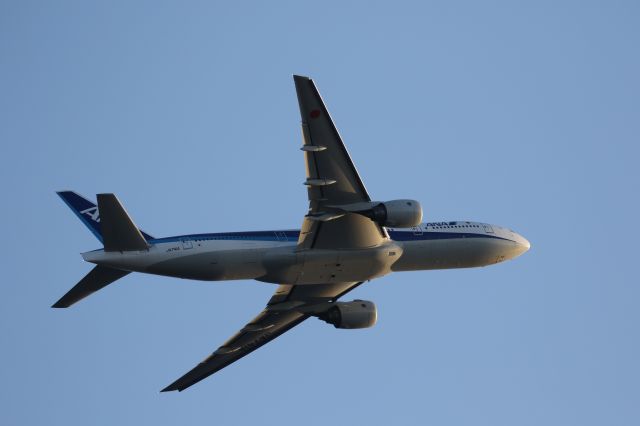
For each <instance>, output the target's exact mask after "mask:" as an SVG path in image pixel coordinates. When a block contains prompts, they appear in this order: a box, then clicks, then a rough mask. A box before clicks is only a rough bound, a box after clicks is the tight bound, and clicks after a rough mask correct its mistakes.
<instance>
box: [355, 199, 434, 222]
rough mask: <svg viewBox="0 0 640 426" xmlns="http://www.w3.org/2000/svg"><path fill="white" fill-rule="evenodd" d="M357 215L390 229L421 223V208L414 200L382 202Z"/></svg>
mask: <svg viewBox="0 0 640 426" xmlns="http://www.w3.org/2000/svg"><path fill="white" fill-rule="evenodd" d="M358 213H360V214H362V215H364V216H367V217H368V218H369V219H371V220H374V221H376V222H377V223H379V224H380V225H382V226H389V227H392V228H411V227H412V226H418V225H420V223H421V222H422V206H421V205H420V203H419V202H418V201H416V200H391V201H384V202H381V203H379V204H377V205H375V206H374V207H372V208H371V209H368V210H366V211H363V212H358Z"/></svg>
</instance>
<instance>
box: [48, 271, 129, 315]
mask: <svg viewBox="0 0 640 426" xmlns="http://www.w3.org/2000/svg"><path fill="white" fill-rule="evenodd" d="M129 273H130V272H129V271H121V270H119V269H113V268H108V267H106V266H100V265H98V266H96V267H95V268H93V269H92V270H91V272H89V273H88V274H87V275H86V276H85V277H84V278H83V279H81V280H80V282H79V283H78V284H76V285H75V286H74V287H73V288H72V289H71V290H69V291H68V292H67V294H65V295H64V296H62V297H61V298H60V300H58V301H57V302H56V303H54V304H53V306H52V308H68V307H69V306H71V305H73V304H74V303H76V302H78V301H80V300H82V299H84V298H85V297H87V296H89V295H91V294H92V293H95V292H96V291H98V290H100V289H101V288H104V287H106V286H108V285H109V284H111V283H112V282H114V281H116V280H119V279H120V278H122V277H124V276H125V275H128V274H129Z"/></svg>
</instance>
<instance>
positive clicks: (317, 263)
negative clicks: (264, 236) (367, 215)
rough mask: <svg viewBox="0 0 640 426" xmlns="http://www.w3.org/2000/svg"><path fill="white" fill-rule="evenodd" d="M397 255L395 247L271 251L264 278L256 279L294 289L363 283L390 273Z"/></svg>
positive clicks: (398, 248)
mask: <svg viewBox="0 0 640 426" xmlns="http://www.w3.org/2000/svg"><path fill="white" fill-rule="evenodd" d="M401 254H402V248H401V247H400V246H399V245H397V244H396V243H389V244H385V245H383V246H379V247H375V248H369V249H351V250H324V249H310V250H301V251H298V252H296V251H294V250H289V251H288V252H277V251H273V252H271V253H268V254H266V256H265V260H266V261H265V265H266V270H267V274H266V275H265V276H263V277H260V278H257V279H258V280H260V281H266V282H272V283H289V284H296V285H304V284H331V283H339V282H352V281H366V280H369V279H372V278H375V277H380V276H383V275H386V274H388V273H389V272H391V265H392V264H393V263H394V262H395V261H397V260H398V258H399V257H400V255H401Z"/></svg>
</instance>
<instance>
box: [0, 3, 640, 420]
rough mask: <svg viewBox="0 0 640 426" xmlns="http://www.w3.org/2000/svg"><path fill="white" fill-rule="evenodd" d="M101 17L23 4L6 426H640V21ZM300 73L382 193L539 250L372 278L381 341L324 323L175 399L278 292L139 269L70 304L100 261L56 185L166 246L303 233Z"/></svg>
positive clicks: (102, 11) (392, 6)
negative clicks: (244, 233)
mask: <svg viewBox="0 0 640 426" xmlns="http://www.w3.org/2000/svg"><path fill="white" fill-rule="evenodd" d="M91 3H98V2H86V1H75V2H74V1H56V2H49V1H42V2H30V1H7V0H4V1H1V2H0V185H1V189H2V194H3V201H2V209H0V223H1V224H2V225H1V226H2V236H3V244H1V245H0V254H1V259H2V266H3V267H2V269H3V274H4V276H3V278H2V280H1V281H2V297H0V348H1V349H2V355H1V357H0V360H1V361H2V362H0V380H1V382H2V386H1V387H0V423H1V424H3V425H19V424H24V425H43V424H65V425H89V424H90V425H114V424H153V425H165V424H167V425H168V424H173V425H175V424H189V425H191V424H221V425H231V424H275V423H276V422H280V423H283V424H305V425H327V424H367V425H389V424H409V425H412V424H416V425H417V424H419V425H426V424H430V425H439V426H442V425H474V426H479V425H487V426H499V425H505V426H506V425H508V426H513V425H519V426H520V425H532V426H540V425H545V426H547V425H558V426H566V425H580V426H586V425H638V424H640V365H639V360H640V343H639V337H640V335H639V332H638V326H639V324H640V311H639V309H638V305H639V301H640V289H639V287H638V277H637V270H638V268H637V264H638V238H639V237H640V235H638V234H639V233H638V229H639V228H638V223H637V222H638V220H639V218H640V214H639V213H640V209H639V201H638V194H639V189H640V188H639V186H640V185H639V184H640V173H639V172H638V158H639V153H640V152H639V151H640V150H639V149H638V142H639V134H640V101H639V99H640V78H639V77H638V76H640V55H639V47H638V46H640V3H638V2H637V1H629V2H624V1H601V2H593V1H531V2H509V1H505V2H494V1H488V2H476V1H468V2H465V1H448V2H445V1H443V2H430V1H419V2H403V1H394V2H389V1H384V2H379V1H366V2H364V1H363V2H344V1H339V2H338V1H335V2H334V1H314V2H301V1H289V2H279V1H269V2H219V3H216V2H212V1H203V2H190V1H180V2H163V1H148V2H132V1H120V2H118V1H112V2H100V4H91ZM294 73H295V74H306V75H310V76H311V77H313V78H314V79H315V81H316V83H317V85H318V87H319V89H320V92H321V93H322V95H323V97H324V99H325V101H326V102H327V105H328V107H329V109H330V111H331V113H332V115H333V117H334V119H335V121H336V124H337V126H338V128H339V130H340V131H341V133H342V136H343V138H344V140H345V143H346V144H347V146H348V148H349V150H350V152H351V154H352V157H353V159H354V162H355V163H356V165H357V166H358V169H359V171H360V173H361V175H362V178H363V180H364V182H365V184H366V185H367V188H368V190H369V192H370V193H371V195H372V197H374V198H376V199H392V198H405V197H406V198H416V199H418V200H420V201H421V202H422V205H423V207H424V213H425V218H426V219H427V220H429V221H432V220H433V221H437V220H477V221H484V222H489V223H495V224H500V225H503V226H507V227H510V228H513V229H514V230H516V231H517V232H519V233H521V234H523V235H524V236H525V237H527V238H528V239H529V240H530V241H531V243H532V249H531V251H530V252H528V253H527V254H525V255H524V256H522V257H521V258H519V259H516V260H514V261H510V262H507V263H504V264H500V265H496V266H492V267H487V268H481V269H469V270H450V271H433V272H414V273H403V274H393V275H390V276H387V277H384V278H382V279H379V280H376V281H373V282H371V283H369V284H367V285H364V286H362V287H360V288H359V289H358V290H356V291H354V292H353V293H352V296H354V297H357V298H366V299H370V300H373V301H375V302H376V303H377V305H378V309H379V322H378V324H377V325H376V327H374V328H372V329H367V330H355V331H348V330H336V329H334V328H333V327H331V326H328V325H327V324H324V323H322V322H321V321H318V320H316V319H311V320H309V321H307V322H305V323H304V324H302V325H301V326H299V327H297V328H295V329H294V330H292V331H291V332H289V333H287V334H286V335H284V336H282V337H281V338H279V339H277V340H276V341H274V342H272V343H271V344H269V345H267V346H265V347H263V348H262V349H260V350H259V351H257V352H255V353H253V354H251V355H249V356H248V357H246V358H244V359H242V360H241V361H239V362H237V363H236V364H234V365H232V366H230V367H228V368H226V369H225V370H223V371H222V372H220V373H218V374H216V375H215V376H212V377H211V378H209V379H208V380H205V381H204V382H202V383H200V384H198V385H196V386H194V387H193V388H191V389H189V390H188V391H186V392H183V393H180V394H178V393H168V394H160V393H159V392H158V391H159V390H160V389H161V388H163V387H164V386H166V385H167V384H169V383H171V382H172V381H173V380H174V379H176V378H177V377H179V376H181V375H182V374H183V373H185V372H186V371H187V370H189V369H190V368H192V367H193V366H194V365H195V364H196V363H198V362H199V361H200V360H202V359H203V358H204V357H205V356H207V355H208V354H209V353H210V352H211V351H213V350H215V349H216V348H217V347H218V346H219V345H220V344H221V343H222V342H223V341H224V340H226V339H227V338H228V337H229V336H230V335H232V334H233V333H234V332H235V331H236V330H238V329H239V328H240V327H241V326H242V325H244V324H245V323H246V321H247V320H249V319H250V318H252V317H253V316H254V315H255V314H256V313H257V312H258V311H259V310H260V309H261V308H262V307H263V306H264V304H265V302H266V300H267V299H268V297H269V295H270V294H271V293H272V291H273V288H274V287H273V286H271V285H268V284H263V283H257V282H251V281H237V282H226V283H202V282H190V281H186V280H178V279H170V278H162V277H155V276H145V275H141V274H131V275H130V276H128V277H126V278H124V279H122V280H121V281H119V282H118V283H117V284H114V285H113V286H111V287H109V288H107V289H105V290H103V291H102V292H100V293H98V294H96V295H94V296H92V297H90V298H89V299H86V300H84V301H82V302H81V303H79V304H78V305H76V306H74V307H73V308H71V309H68V310H53V309H50V308H49V306H50V305H51V304H52V303H53V302H55V301H56V300H57V299H58V298H59V297H60V296H61V295H62V294H64V293H65V292H66V291H67V290H68V289H69V288H71V287H72V286H73V285H74V284H75V283H76V282H77V281H78V280H79V279H80V278H81V277H82V276H83V275H84V274H86V273H87V272H88V271H89V270H90V265H88V264H85V263H83V261H82V259H81V258H80V257H79V255H78V254H79V253H80V252H82V251H87V250H91V249H95V248H98V247H99V246H100V245H99V243H98V242H97V241H96V240H95V238H94V237H93V236H92V235H91V234H90V233H89V232H88V231H87V230H86V229H85V228H84V226H83V225H82V224H81V223H80V222H79V221H78V220H77V219H76V218H75V216H73V214H72V213H71V212H70V211H69V210H68V209H67V207H66V206H65V205H64V204H63V203H62V202H61V201H60V200H59V199H58V198H57V196H56V195H55V192H54V191H56V190H61V189H73V190H76V191H78V192H80V193H82V194H86V195H90V196H93V194H95V193H98V192H115V193H116V194H117V195H118V196H119V197H120V199H121V200H122V202H123V203H124V205H125V206H126V207H127V209H128V211H129V213H130V214H131V215H132V217H133V218H134V220H135V221H136V222H137V223H138V225H140V226H141V227H142V228H143V229H145V230H146V231H147V232H149V233H151V234H153V235H157V236H169V235H176V234H185V233H192V232H217V231H240V230H262V229H274V228H276V229H277V228H296V227H298V226H299V224H300V223H301V219H302V216H303V215H304V213H305V211H306V208H307V200H306V191H305V188H304V186H303V185H302V181H303V180H304V165H303V158H302V154H301V152H300V151H299V150H298V147H299V145H300V144H301V137H300V129H299V121H300V118H299V115H298V109H297V108H298V107H297V102H296V98H295V90H294V87H293V81H292V78H291V75H292V74H294ZM350 296H351V295H350Z"/></svg>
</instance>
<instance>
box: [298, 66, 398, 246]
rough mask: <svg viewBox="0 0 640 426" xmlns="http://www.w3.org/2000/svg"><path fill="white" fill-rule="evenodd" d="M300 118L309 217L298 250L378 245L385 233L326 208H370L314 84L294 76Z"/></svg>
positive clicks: (364, 220) (368, 222) (354, 216)
mask: <svg viewBox="0 0 640 426" xmlns="http://www.w3.org/2000/svg"><path fill="white" fill-rule="evenodd" d="M293 79H294V82H295V85H296V93H297V95H298V104H299V105H300V116H301V118H302V139H303V145H302V148H301V149H302V151H304V157H305V163H306V172H307V173H306V175H307V176H306V177H307V179H306V181H305V184H306V185H307V187H308V196H309V212H308V213H307V215H306V216H305V218H304V221H303V223H302V229H301V232H300V238H299V240H298V248H300V249H311V248H326V249H341V248H364V247H372V246H376V245H379V244H380V243H381V242H382V241H383V240H384V239H385V238H387V234H386V231H385V230H384V229H383V228H382V227H380V225H378V224H377V223H375V222H373V221H372V220H370V219H368V218H366V217H364V216H361V215H358V214H352V213H346V214H345V213H336V211H335V210H332V207H331V206H336V205H346V204H355V203H362V202H369V201H371V198H370V197H369V194H368V193H367V190H366V188H365V187H364V184H363V183H362V180H361V179H360V175H358V171H357V170H356V168H355V166H354V165H353V162H352V161H351V157H350V156H349V153H348V152H347V149H346V148H345V146H344V144H343V143H342V139H341V138H340V134H339V133H338V130H337V129H336V127H335V125H334V124H333V120H331V116H330V115H329V112H328V111H327V108H326V107H325V105H324V102H323V101H322V98H321V97H320V93H319V92H318V89H317V88H316V86H315V84H314V83H313V80H311V79H310V78H308V77H303V76H298V75H296V76H294V77H293Z"/></svg>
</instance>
